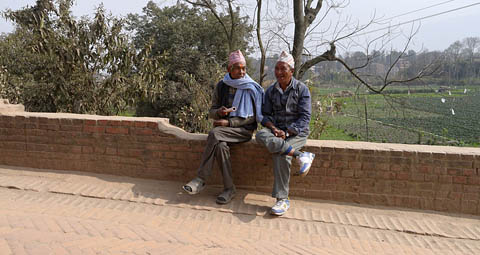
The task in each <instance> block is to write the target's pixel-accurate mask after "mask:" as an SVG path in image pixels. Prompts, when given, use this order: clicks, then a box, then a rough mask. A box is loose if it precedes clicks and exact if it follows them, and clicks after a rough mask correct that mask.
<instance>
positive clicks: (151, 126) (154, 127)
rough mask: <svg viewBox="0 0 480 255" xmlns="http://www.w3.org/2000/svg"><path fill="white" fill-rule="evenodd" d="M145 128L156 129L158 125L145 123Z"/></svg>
mask: <svg viewBox="0 0 480 255" xmlns="http://www.w3.org/2000/svg"><path fill="white" fill-rule="evenodd" d="M147 128H151V129H158V123H157V122H147Z"/></svg>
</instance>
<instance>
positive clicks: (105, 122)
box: [97, 120, 108, 126]
mask: <svg viewBox="0 0 480 255" xmlns="http://www.w3.org/2000/svg"><path fill="white" fill-rule="evenodd" d="M107 124H108V120H97V125H98V126H106V125H107Z"/></svg>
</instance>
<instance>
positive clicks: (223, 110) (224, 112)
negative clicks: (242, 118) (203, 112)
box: [217, 106, 231, 117]
mask: <svg viewBox="0 0 480 255" xmlns="http://www.w3.org/2000/svg"><path fill="white" fill-rule="evenodd" d="M229 112H231V111H229V109H228V108H227V107H225V106H222V107H220V108H219V109H218V110H217V114H218V116H220V117H225V116H227V115H228V113H229Z"/></svg>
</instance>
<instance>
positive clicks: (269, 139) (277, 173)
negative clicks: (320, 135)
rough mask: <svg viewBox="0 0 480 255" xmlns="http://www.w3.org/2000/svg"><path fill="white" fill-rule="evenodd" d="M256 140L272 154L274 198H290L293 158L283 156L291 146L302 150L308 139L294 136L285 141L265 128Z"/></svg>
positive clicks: (256, 136)
mask: <svg viewBox="0 0 480 255" xmlns="http://www.w3.org/2000/svg"><path fill="white" fill-rule="evenodd" d="M255 139H256V140H257V142H258V143H260V144H263V145H264V146H265V147H267V149H268V151H269V152H270V153H272V157H273V174H274V181H273V191H272V197H275V198H278V199H284V198H288V191H289V183H290V166H291V165H292V157H291V156H287V155H282V154H283V153H284V152H285V151H286V150H287V149H288V148H289V147H290V146H292V147H293V148H294V149H295V150H299V149H301V148H302V147H303V146H304V145H305V143H306V142H307V137H299V136H292V137H287V139H285V140H283V139H282V138H279V137H276V136H275V135H273V133H272V131H271V130H270V129H268V128H264V129H262V130H260V131H259V132H257V134H256V135H255Z"/></svg>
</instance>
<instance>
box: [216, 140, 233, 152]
mask: <svg viewBox="0 0 480 255" xmlns="http://www.w3.org/2000/svg"><path fill="white" fill-rule="evenodd" d="M217 148H218V149H219V150H228V149H230V148H229V147H228V144H227V142H219V143H218V144H217Z"/></svg>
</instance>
